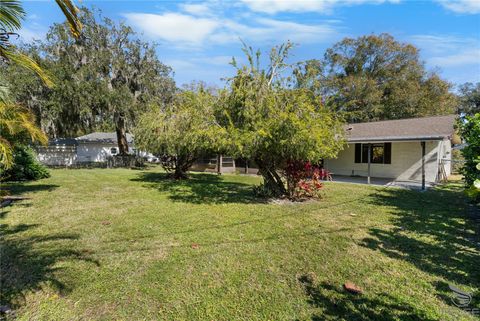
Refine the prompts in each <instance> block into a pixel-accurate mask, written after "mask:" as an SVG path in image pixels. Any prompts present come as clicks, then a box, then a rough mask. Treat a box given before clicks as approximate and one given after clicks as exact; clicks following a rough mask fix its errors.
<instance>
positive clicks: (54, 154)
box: [37, 132, 135, 166]
mask: <svg viewBox="0 0 480 321" xmlns="http://www.w3.org/2000/svg"><path fill="white" fill-rule="evenodd" d="M126 136H127V143H128V149H129V153H131V154H134V153H135V148H134V145H133V135H131V134H128V133H127V135H126ZM116 154H118V144H117V134H116V133H115V132H110V133H102V132H94V133H91V134H88V135H84V136H80V137H77V138H67V139H54V140H51V141H49V144H48V146H47V147H41V146H40V147H37V157H38V160H39V161H40V162H41V163H43V164H45V165H49V166H72V165H76V164H82V163H83V164H84V163H106V162H107V158H108V157H110V156H113V155H116Z"/></svg>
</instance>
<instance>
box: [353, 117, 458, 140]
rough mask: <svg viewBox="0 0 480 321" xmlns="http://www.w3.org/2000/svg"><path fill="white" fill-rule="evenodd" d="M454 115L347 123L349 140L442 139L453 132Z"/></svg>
mask: <svg viewBox="0 0 480 321" xmlns="http://www.w3.org/2000/svg"><path fill="white" fill-rule="evenodd" d="M455 117H456V116H455V115H447V116H433V117H423V118H410V119H398V120H385V121H377V122H369V123H358V124H349V125H347V126H346V129H347V130H346V137H347V140H348V141H349V142H368V141H402V140H403V141H408V140H442V139H445V138H447V137H451V136H452V134H453V132H454V128H453V126H454V124H455Z"/></svg>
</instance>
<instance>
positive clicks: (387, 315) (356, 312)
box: [299, 277, 434, 321]
mask: <svg viewBox="0 0 480 321" xmlns="http://www.w3.org/2000/svg"><path fill="white" fill-rule="evenodd" d="M299 281H300V282H301V283H302V285H303V288H304V291H305V294H306V295H307V296H308V303H309V304H310V305H312V306H313V307H315V308H319V309H320V310H321V312H319V313H317V314H314V315H313V316H312V320H315V321H317V320H318V321H320V320H339V319H341V320H349V321H355V320H357V321H360V320H374V321H381V320H383V321H389V320H424V321H430V320H431V321H433V320H434V319H431V318H429V317H428V316H426V315H425V313H423V312H422V311H419V310H417V309H415V308H414V307H412V306H410V305H409V304H407V303H405V302H400V301H399V300H398V299H395V298H394V297H392V296H390V295H388V294H385V293H381V294H378V295H376V296H375V297H367V296H366V295H355V294H350V293H348V292H346V291H345V290H344V289H343V288H339V287H336V286H333V285H331V284H329V283H325V282H324V283H321V284H318V285H317V284H316V283H315V282H312V280H310V279H309V278H308V277H306V278H304V277H303V278H300V279H299Z"/></svg>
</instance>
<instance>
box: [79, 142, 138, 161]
mask: <svg viewBox="0 0 480 321" xmlns="http://www.w3.org/2000/svg"><path fill="white" fill-rule="evenodd" d="M130 145H131V144H130ZM130 145H129V146H128V152H129V153H130V154H132V153H134V147H133V146H130ZM112 148H116V149H117V153H118V145H117V144H108V143H104V142H102V143H95V142H88V143H85V142H79V143H78V146H77V162H79V163H82V162H106V161H107V158H108V157H109V156H112V155H116V154H112V151H111V150H112Z"/></svg>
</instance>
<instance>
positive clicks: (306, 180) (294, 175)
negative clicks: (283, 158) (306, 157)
mask: <svg viewBox="0 0 480 321" xmlns="http://www.w3.org/2000/svg"><path fill="white" fill-rule="evenodd" d="M321 173H322V172H321V169H320V168H319V167H318V166H314V165H312V163H311V162H309V161H298V160H290V161H288V162H287V165H286V167H285V170H284V175H285V178H286V180H287V189H288V195H289V197H290V198H293V199H298V198H310V197H320V190H321V189H322V187H323V184H322V182H321V178H322V177H321Z"/></svg>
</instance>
